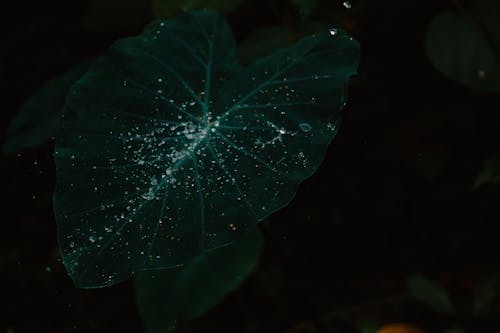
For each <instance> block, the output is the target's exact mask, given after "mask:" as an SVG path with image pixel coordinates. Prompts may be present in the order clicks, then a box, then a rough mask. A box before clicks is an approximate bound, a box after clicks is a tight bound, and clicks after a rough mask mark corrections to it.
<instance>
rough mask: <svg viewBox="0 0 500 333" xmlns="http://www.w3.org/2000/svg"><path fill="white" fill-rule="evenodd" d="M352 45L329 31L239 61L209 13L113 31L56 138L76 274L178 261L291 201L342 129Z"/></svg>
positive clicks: (66, 239) (70, 261)
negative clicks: (119, 33)
mask: <svg viewBox="0 0 500 333" xmlns="http://www.w3.org/2000/svg"><path fill="white" fill-rule="evenodd" d="M358 51H359V49H358V44H357V42H356V41H354V40H352V39H351V38H349V37H348V36H346V35H345V34H344V33H343V32H341V31H338V32H337V34H335V35H332V34H330V32H329V31H325V32H324V33H322V34H317V35H315V36H314V37H310V38H306V39H303V40H301V41H300V42H299V43H297V44H296V45H295V46H293V47H291V48H288V49H282V50H279V51H278V52H276V53H274V54H272V55H270V56H268V57H266V58H263V59H260V60H258V61H256V62H255V63H254V64H253V65H252V66H249V67H242V66H240V65H239V64H238V63H237V62H236V60H235V45H234V40H233V36H232V33H231V30H230V28H229V26H228V25H227V23H226V22H225V20H224V19H223V18H222V17H221V16H219V15H217V14H215V13H214V12H191V13H183V14H182V15H181V16H179V17H178V18H177V19H174V20H167V21H160V22H156V23H153V24H152V25H150V26H149V27H148V28H147V29H146V30H145V31H144V32H143V33H142V34H141V35H140V36H138V37H133V38H128V39H124V40H121V41H119V42H117V43H116V44H115V45H114V46H113V47H112V48H111V50H110V51H109V52H108V53H107V54H106V55H105V56H104V57H103V58H102V59H101V60H100V61H99V62H98V63H97V64H96V65H95V66H94V67H93V68H92V69H91V70H90V71H89V72H88V73H87V74H86V75H85V76H84V77H83V78H82V79H81V80H80V81H78V82H77V84H75V85H74V86H73V88H72V89H71V91H70V93H69V95H68V99H67V102H66V107H65V110H64V114H63V117H62V125H61V128H62V129H61V132H60V135H59V137H58V141H57V144H56V152H55V162H56V167H57V185H56V191H55V196H54V198H55V203H54V206H55V216H56V219H57V223H58V238H59V244H60V247H61V250H62V258H63V261H64V264H65V265H66V268H67V270H68V272H69V273H70V275H71V277H72V278H73V280H74V281H75V283H76V285H78V286H80V287H101V286H106V285H110V284H113V283H117V282H119V281H122V280H124V279H126V278H127V277H129V276H130V275H131V274H132V273H134V272H137V271H140V270H150V269H161V268H166V267H172V266H176V265H179V264H185V263H187V262H189V261H190V260H192V259H193V258H195V257H196V256H198V255H199V254H200V253H203V252H204V251H206V250H209V249H214V248H217V247H220V246H222V245H224V244H227V243H230V242H231V241H233V239H234V238H235V236H237V235H238V234H241V233H242V232H244V231H245V230H247V229H248V228H249V227H251V226H253V225H255V224H256V223H257V222H259V221H261V220H263V219H265V218H266V217H267V216H269V214H271V213H273V212H275V211H277V210H279V209H281V208H283V207H285V206H286V205H287V204H288V203H289V202H290V201H291V200H292V198H293V197H294V196H295V193H296V191H297V188H298V186H299V184H300V183H301V182H302V181H303V180H304V179H306V178H307V177H309V176H311V175H312V174H313V173H314V172H315V171H316V169H317V168H318V167H319V165H320V164H321V162H322V160H323V158H324V156H325V153H326V149H327V147H328V145H329V143H330V142H331V140H332V139H333V137H334V135H335V134H336V132H337V129H338V123H339V111H340V110H341V109H342V108H343V106H344V104H345V101H346V93H345V92H346V83H347V81H348V78H349V77H350V76H351V75H353V74H354V73H355V71H356V67H357V64H358V53H359V52H358Z"/></svg>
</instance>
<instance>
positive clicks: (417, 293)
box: [406, 276, 455, 314]
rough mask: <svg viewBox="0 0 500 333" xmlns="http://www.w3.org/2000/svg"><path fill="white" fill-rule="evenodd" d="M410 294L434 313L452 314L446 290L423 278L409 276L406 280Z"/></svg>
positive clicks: (451, 305)
mask: <svg viewBox="0 0 500 333" xmlns="http://www.w3.org/2000/svg"><path fill="white" fill-rule="evenodd" d="M406 285H407V288H408V291H409V292H410V294H411V295H412V296H413V297H414V298H415V299H416V300H418V301H420V302H422V303H425V304H427V305H428V306H430V307H431V308H432V309H434V310H435V311H436V312H439V313H442V314H453V313H455V308H454V306H453V303H452V301H451V299H450V296H449V295H448V292H447V291H446V289H444V288H443V287H442V286H440V285H439V284H437V283H436V282H434V281H432V280H430V279H428V278H426V277H424V276H410V277H409V278H408V279H407V280H406Z"/></svg>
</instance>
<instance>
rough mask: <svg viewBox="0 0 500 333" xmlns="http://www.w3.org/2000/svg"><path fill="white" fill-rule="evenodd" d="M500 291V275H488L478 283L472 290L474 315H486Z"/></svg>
mask: <svg viewBox="0 0 500 333" xmlns="http://www.w3.org/2000/svg"><path fill="white" fill-rule="evenodd" d="M499 293H500V276H498V275H494V276H490V277H488V278H487V279H485V280H484V281H481V282H480V283H478V285H477V287H476V288H475V292H474V303H473V313H474V314H475V315H476V316H483V315H487V314H488V312H490V311H491V310H492V307H493V305H494V302H495V301H496V300H497V299H498V295H499Z"/></svg>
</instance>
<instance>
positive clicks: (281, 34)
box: [238, 26, 295, 64]
mask: <svg viewBox="0 0 500 333" xmlns="http://www.w3.org/2000/svg"><path fill="white" fill-rule="evenodd" d="M294 42H295V37H294V35H293V33H292V32H291V31H289V30H288V29H286V28H285V27H280V26H268V27H259V28H257V29H255V30H254V31H252V33H251V34H250V35H249V36H248V37H247V38H246V39H245V41H244V42H243V43H241V45H240V46H239V48H238V59H239V60H240V61H241V62H242V63H244V64H246V63H249V62H252V61H254V60H256V59H258V58H261V57H263V56H266V55H268V54H270V53H271V52H273V51H276V50H278V49H280V48H283V47H287V46H290V45H291V44H293V43H294Z"/></svg>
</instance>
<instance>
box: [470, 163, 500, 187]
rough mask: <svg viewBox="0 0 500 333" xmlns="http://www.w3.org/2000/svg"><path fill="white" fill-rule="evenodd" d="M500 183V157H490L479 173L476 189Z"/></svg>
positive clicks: (475, 184)
mask: <svg viewBox="0 0 500 333" xmlns="http://www.w3.org/2000/svg"><path fill="white" fill-rule="evenodd" d="M498 183H500V157H499V156H495V157H490V158H488V159H486V160H485V161H484V163H483V167H482V169H481V171H480V172H479V174H478V176H477V178H476V182H475V183H474V187H475V188H478V187H480V186H482V185H485V184H498Z"/></svg>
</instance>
